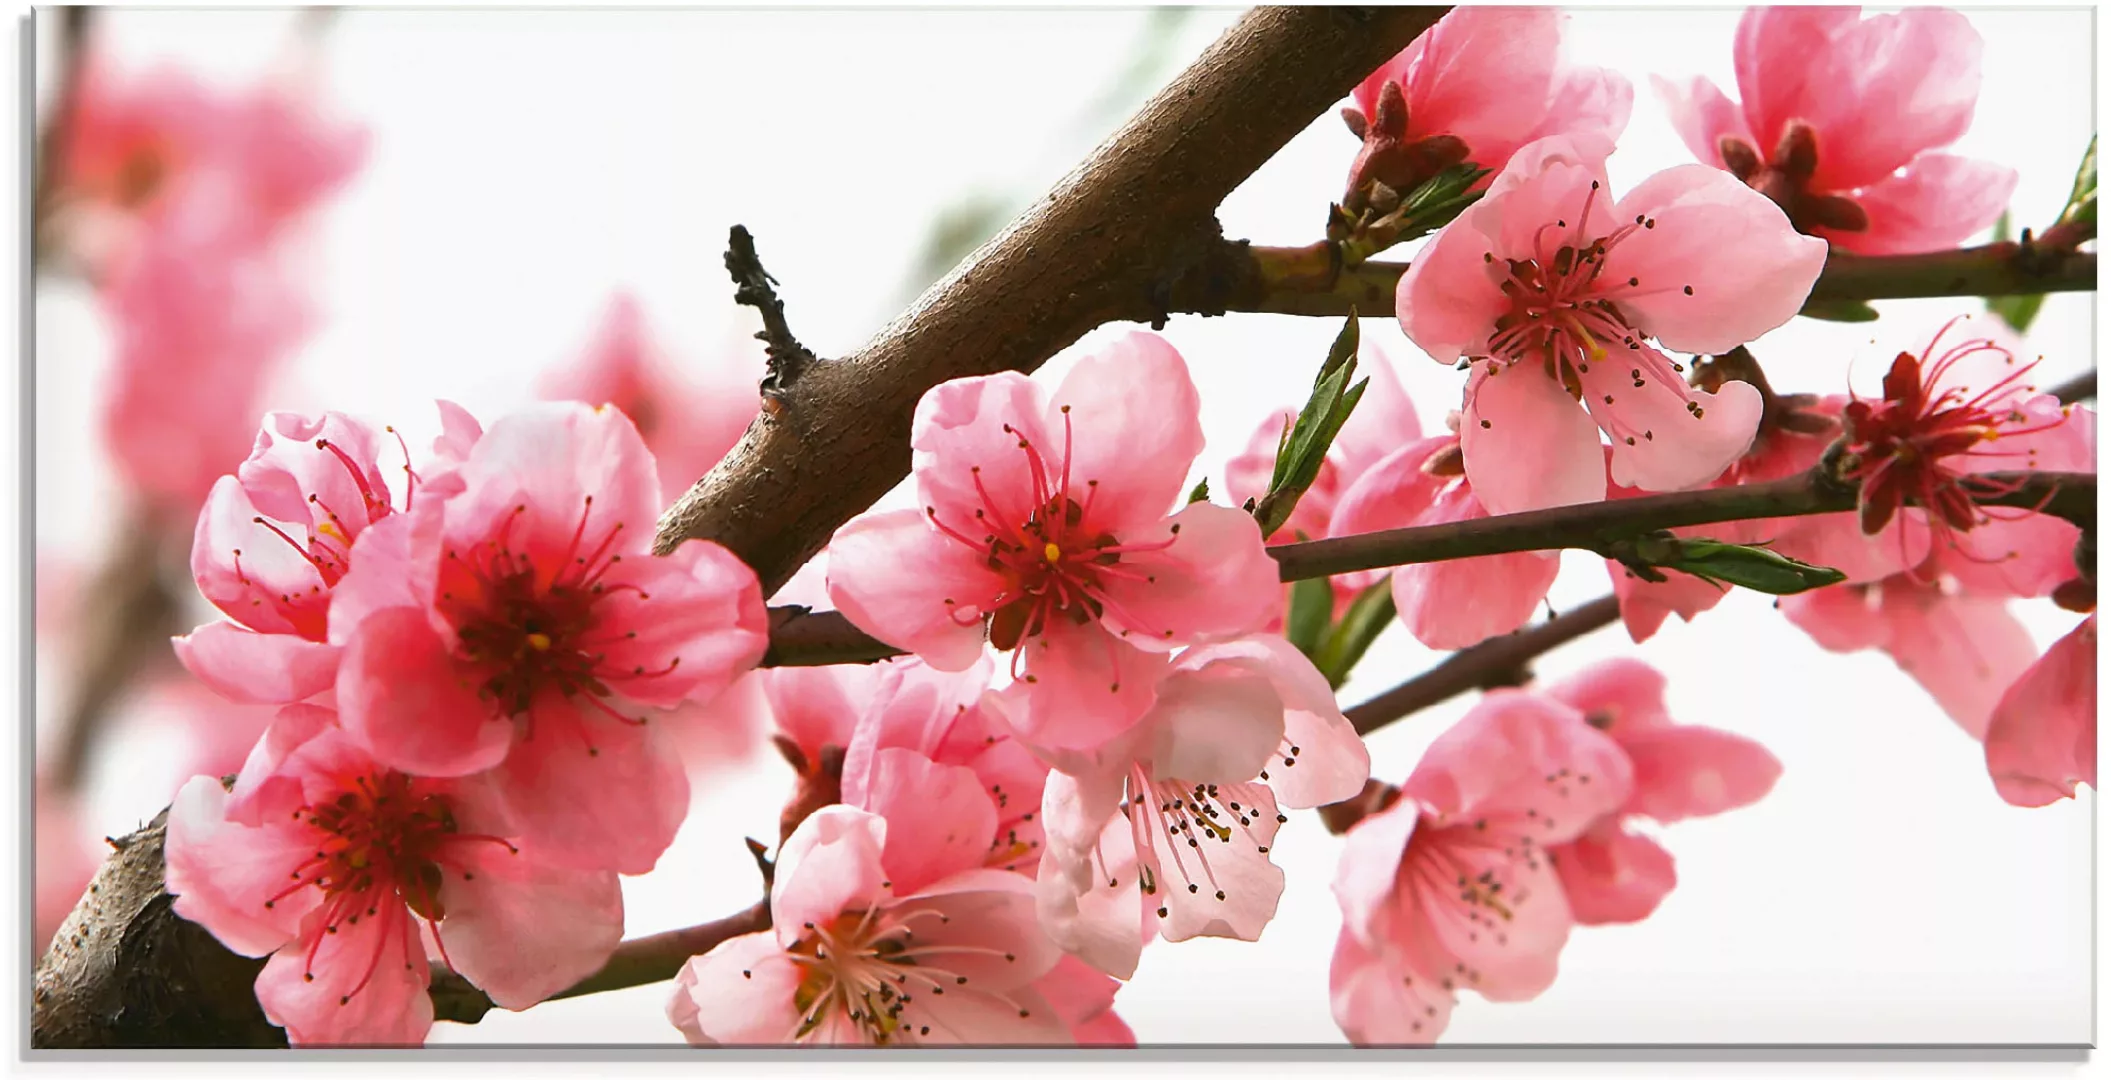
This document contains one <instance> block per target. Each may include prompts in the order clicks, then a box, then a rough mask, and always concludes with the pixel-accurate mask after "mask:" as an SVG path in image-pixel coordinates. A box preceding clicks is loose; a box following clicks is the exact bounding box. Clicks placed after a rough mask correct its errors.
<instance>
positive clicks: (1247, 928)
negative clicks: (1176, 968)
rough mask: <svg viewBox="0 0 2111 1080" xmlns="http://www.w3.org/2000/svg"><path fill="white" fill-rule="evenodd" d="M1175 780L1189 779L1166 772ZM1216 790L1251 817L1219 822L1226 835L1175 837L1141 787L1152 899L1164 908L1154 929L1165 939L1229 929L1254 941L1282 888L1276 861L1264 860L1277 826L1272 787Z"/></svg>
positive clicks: (1153, 796)
mask: <svg viewBox="0 0 2111 1080" xmlns="http://www.w3.org/2000/svg"><path fill="white" fill-rule="evenodd" d="M1164 779H1165V780H1166V781H1167V782H1168V783H1171V784H1172V785H1173V786H1174V787H1180V788H1185V787H1187V786H1189V785H1190V784H1192V783H1193V781H1190V780H1188V778H1186V777H1177V778H1176V777H1174V776H1173V775H1171V774H1167V775H1166V776H1165V777H1164ZM1217 789H1218V795H1217V797H1218V798H1219V799H1221V800H1223V801H1224V802H1225V803H1226V804H1229V803H1234V802H1235V803H1238V804H1239V805H1240V806H1241V807H1242V808H1243V809H1242V811H1240V812H1243V813H1247V814H1250V815H1251V818H1250V821H1251V824H1250V825H1240V824H1238V823H1237V822H1236V821H1232V822H1225V823H1224V824H1226V825H1228V826H1230V828H1231V835H1230V836H1229V837H1228V838H1226V839H1223V840H1219V839H1217V838H1215V837H1213V836H1210V835H1207V834H1205V835H1202V836H1199V837H1197V836H1185V835H1183V837H1181V838H1175V837H1171V836H1167V835H1164V834H1163V833H1162V832H1161V830H1160V828H1159V823H1160V822H1161V821H1163V820H1166V817H1165V815H1164V812H1163V811H1162V810H1161V806H1162V803H1161V802H1160V799H1159V797H1158V792H1157V790H1156V789H1155V788H1154V789H1152V790H1151V791H1150V792H1148V793H1147V796H1146V798H1147V801H1146V803H1145V805H1144V806H1142V807H1137V808H1136V810H1132V811H1131V812H1132V813H1136V812H1137V811H1147V812H1145V813H1141V814H1139V815H1138V816H1139V817H1141V818H1142V820H1143V824H1142V825H1141V826H1139V828H1140V831H1141V832H1142V833H1143V835H1144V838H1145V839H1146V840H1148V841H1150V843H1151V845H1152V851H1151V853H1150V854H1149V855H1148V856H1147V857H1146V859H1145V861H1146V863H1147V864H1150V865H1153V866H1154V879H1155V882H1156V885H1157V893H1156V894H1155V895H1153V896H1151V897H1148V898H1147V900H1156V901H1158V904H1159V905H1162V910H1164V911H1165V912H1166V914H1165V915H1164V916H1162V917H1159V918H1158V932H1159V934H1160V935H1161V936H1163V937H1164V938H1165V939H1166V940H1167V941H1186V940H1188V939H1189V938H1194V937H1229V938H1237V939H1239V940H1241V941H1257V940H1259V939H1260V936H1261V931H1262V930H1263V929H1264V928H1266V927H1267V925H1268V923H1269V920H1271V919H1273V918H1275V911H1276V904H1277V902H1278V901H1279V900H1281V899H1282V895H1283V871H1282V868H1281V867H1279V866H1277V865H1275V864H1274V863H1273V862H1270V861H1269V859H1268V852H1267V850H1266V849H1267V848H1268V847H1269V846H1270V845H1271V844H1273V843H1274V841H1275V833H1276V829H1277V828H1278V824H1279V823H1278V822H1277V821H1276V818H1277V816H1278V811H1277V809H1276V803H1275V793H1274V792H1273V791H1271V790H1269V788H1268V785H1266V784H1264V783H1243V784H1220V785H1217Z"/></svg>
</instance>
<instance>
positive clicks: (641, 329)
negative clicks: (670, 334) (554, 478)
mask: <svg viewBox="0 0 2111 1080" xmlns="http://www.w3.org/2000/svg"><path fill="white" fill-rule="evenodd" d="M761 355H762V354H761V351H760V350H759V349H745V350H738V351H734V352H730V353H728V354H727V355H726V356H725V357H724V358H721V359H719V360H718V361H716V362H714V363H712V364H710V365H707V366H703V367H699V368H695V369H690V368H687V367H684V366H678V365H676V364H675V363H673V362H672V361H671V360H670V359H669V358H668V356H667V354H666V352H665V350H663V349H661V348H660V347H659V345H658V343H657V342H655V341H654V340H653V335H652V333H651V330H650V327H648V326H647V324H646V322H645V313H644V311H643V309H642V308H641V306H640V305H639V303H638V299H637V297H636V296H634V295H632V294H631V293H629V292H619V293H617V294H616V295H615V296H614V297H613V298H611V299H610V300H609V303H608V308H607V311H606V313H605V314H604V315H603V316H602V319H601V324H600V326H599V328H598V329H597V330H596V331H595V334H594V339H593V341H592V343H591V344H589V345H588V346H587V349H586V351H585V353H584V354H583V355H581V356H580V357H579V359H578V360H577V361H576V362H574V363H572V364H571V365H569V366H567V367H564V368H560V369H557V370H554V371H551V372H549V373H548V374H546V375H545V376H544V377H543V380H542V382H541V384H540V386H539V391H540V396H542V397H544V398H549V399H553V400H572V401H583V402H586V403H587V404H589V405H600V404H604V403H606V404H610V405H614V406H615V407H616V408H618V409H621V410H623V414H624V415H625V416H628V417H630V421H631V423H633V424H635V425H637V428H638V434H639V435H640V436H641V437H643V438H644V440H645V445H646V447H647V448H648V449H650V450H651V451H652V456H653V460H654V461H655V462H656V463H657V464H658V466H659V473H660V498H661V502H662V503H663V504H671V503H673V502H674V500H675V499H676V498H678V497H679V496H680V495H681V493H682V492H684V491H686V490H688V488H689V485H691V484H693V483H695V482H696V480H697V478H698V477H700V476H702V475H704V474H705V473H707V472H710V471H711V467H712V466H714V465H717V464H718V461H719V459H720V458H722V457H724V456H725V455H726V451H728V450H731V449H732V448H733V445H734V444H735V443H738V442H739V441H740V437H741V436H742V435H743V434H745V433H746V432H747V430H748V423H749V422H750V421H752V420H754V418H755V413H756V407H757V400H758V399H757V397H756V393H755V382H756V380H758V379H760V378H761V377H762V373H763V368H762V363H761Z"/></svg>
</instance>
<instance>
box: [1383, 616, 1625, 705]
mask: <svg viewBox="0 0 2111 1080" xmlns="http://www.w3.org/2000/svg"><path fill="white" fill-rule="evenodd" d="M1619 617H1620V601H1619V600H1618V599H1617V598H1615V597H1611V596H1601V597H1599V598H1597V599H1596V600H1592V601H1591V602H1589V603H1587V604H1583V605H1580V606H1578V607H1574V608H1571V609H1569V610H1568V611H1564V612H1562V613H1561V614H1559V615H1556V616H1555V617H1553V618H1551V619H1548V620H1547V621H1545V622H1543V623H1540V624H1539V625H1537V626H1534V627H1531V628H1530V629H1526V630H1519V631H1517V632H1516V633H1514V634H1507V635H1504V636H1503V637H1499V638H1490V639H1488V640H1487V641H1483V642H1481V643H1480V644H1478V645H1475V646H1473V647H1471V648H1467V649H1461V650H1459V651H1458V652H1455V653H1453V654H1451V656H1450V657H1449V658H1447V659H1446V660H1445V661H1444V662H1443V663H1441V664H1438V665H1437V666H1436V667H1433V668H1430V669H1429V670H1428V671H1425V672H1423V673H1422V674H1420V675H1417V676H1415V677H1414V678H1412V679H1409V680H1408V681H1406V682H1404V683H1401V684H1400V685H1399V686H1396V687H1393V688H1392V689H1391V690H1387V691H1386V692H1385V693H1382V694H1380V695H1378V696H1377V697H1374V698H1372V699H1370V700H1369V701H1366V702H1364V703H1362V704H1360V705H1352V706H1350V707H1349V708H1348V709H1347V710H1345V715H1347V716H1348V718H1349V723H1351V724H1354V725H1355V726H1356V733H1357V734H1359V735H1369V734H1370V733H1371V732H1373V731H1376V730H1378V729H1379V728H1382V727H1384V726H1385V725H1387V724H1390V723H1392V722H1393V721H1395V720H1398V719H1400V718H1401V717H1404V716H1407V715H1409V714H1411V713H1414V712H1418V711H1420V710H1422V709H1426V708H1429V707H1430V706H1432V705H1435V704H1438V703H1439V702H1443V701H1448V700H1450V699H1451V698H1454V697H1457V696H1458V695H1460V694H1463V693H1466V692H1467V691H1470V690H1485V689H1489V688H1491V687H1497V686H1518V685H1522V684H1523V683H1525V682H1527V681H1529V680H1530V678H1531V675H1530V673H1529V672H1528V671H1527V670H1526V667H1525V665H1526V664H1528V663H1530V662H1531V661H1532V659H1533V658H1534V657H1537V656H1539V655H1540V654H1541V653H1544V652H1547V651H1549V650H1552V649H1554V648H1555V647H1557V646H1560V645H1565V644H1567V643H1568V642H1571V641H1574V640H1576V639H1577V638H1579V637H1582V636H1583V635H1585V634H1588V633H1590V632H1591V631H1593V630H1597V629H1599V628H1601V627H1605V626H1609V625H1611V624H1612V623H1613V621H1614V620H1616V619H1618V618H1619Z"/></svg>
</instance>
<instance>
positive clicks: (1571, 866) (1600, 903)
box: [1549, 821, 1679, 926]
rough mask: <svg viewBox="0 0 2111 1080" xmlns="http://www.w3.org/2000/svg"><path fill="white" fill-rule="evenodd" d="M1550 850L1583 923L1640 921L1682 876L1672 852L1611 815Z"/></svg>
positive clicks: (1661, 901) (1646, 916) (1571, 909)
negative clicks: (1609, 819)
mask: <svg viewBox="0 0 2111 1080" xmlns="http://www.w3.org/2000/svg"><path fill="white" fill-rule="evenodd" d="M1549 855H1550V856H1551V857H1552V858H1553V860H1554V872H1555V873H1556V874H1558V875H1559V876H1560V878H1561V890H1562V892H1563V893H1564V894H1566V895H1567V897H1568V901H1569V910H1570V911H1571V912H1572V913H1573V914H1574V915H1575V916H1576V921H1577V922H1578V923H1579V924H1581V925H1584V926H1602V925H1604V924H1606V923H1632V922H1641V921H1642V920H1643V919H1646V918H1648V917H1649V916H1650V914H1651V913H1652V912H1654V911H1656V909H1657V905H1659V904H1661V903H1663V902H1664V897H1666V896H1669V895H1670V894H1671V890H1672V888H1673V887H1674V886H1676V885H1677V884H1678V880H1679V879H1678V870H1677V868H1676V867H1675V866H1674V865H1673V864H1672V860H1671V853H1670V852H1668V851H1665V850H1664V849H1663V848H1662V847H1661V846H1659V845H1658V844H1657V842H1656V841H1654V840H1651V839H1649V838H1648V837H1646V836H1642V835H1639V834H1636V833H1631V832H1628V831H1627V830H1625V829H1623V828H1621V827H1620V826H1619V825H1618V824H1617V823H1613V822H1610V821H1608V822H1606V823H1604V824H1601V825H1598V826H1596V827H1593V828H1592V829H1591V831H1589V832H1587V833H1584V834H1583V835H1582V836H1579V837H1577V838H1576V839H1575V840H1573V841H1571V842H1569V843H1567V844H1563V845H1561V846H1560V847H1557V848H1555V849H1553V850H1552V851H1551V852H1549Z"/></svg>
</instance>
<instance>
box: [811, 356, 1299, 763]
mask: <svg viewBox="0 0 2111 1080" xmlns="http://www.w3.org/2000/svg"><path fill="white" fill-rule="evenodd" d="M1200 407H1201V406H1200V402H1199V400H1198V399H1197V397H1196V394H1195V387H1194V383H1193V382H1191V381H1190V380H1189V379H1188V374H1187V364H1186V362H1185V361H1183V360H1182V359H1181V358H1180V354H1179V353H1177V352H1174V351H1173V347H1172V346H1171V345H1168V344H1167V343H1166V342H1165V340H1164V339H1162V338H1159V337H1156V336H1153V335H1149V334H1131V335H1129V336H1128V337H1125V338H1122V339H1120V340H1118V341H1116V342H1115V343H1114V344H1112V345H1111V346H1109V347H1108V348H1106V349H1103V350H1101V351H1100V352H1098V353H1095V354H1093V355H1091V356H1087V357H1085V358H1084V359H1082V360H1080V361H1079V362H1078V364H1077V366H1076V367H1075V368H1074V369H1072V371H1071V373H1070V376H1069V377H1068V378H1067V379H1065V380H1064V381H1063V383H1062V385H1061V386H1059V387H1057V388H1056V391H1055V393H1054V394H1053V395H1052V399H1051V398H1049V397H1044V396H1043V394H1042V392H1041V390H1040V388H1039V387H1037V386H1036V385H1035V384H1034V383H1033V382H1032V381H1030V380H1028V379H1027V378H1026V377H1025V376H1023V375H1019V374H1015V373H1012V372H1003V373H999V374H996V375H988V376H981V377H977V378H968V379H956V380H954V381H952V382H948V383H944V384H942V385H940V386H937V387H934V388H933V389H932V390H931V391H930V392H929V393H927V394H925V395H924V397H923V400H922V401H920V402H918V404H917V409H916V420H915V425H914V428H913V433H912V438H911V445H912V446H913V447H914V449H915V451H916V462H915V473H916V484H917V492H918V496H919V500H920V501H921V503H922V504H923V506H922V509H920V510H902V511H896V512H893V513H884V514H872V515H867V516H865V517H861V518H858V519H857V520H855V521H852V522H851V523H850V524H848V525H846V526H844V527H843V528H842V529H841V530H840V531H839V532H837V534H836V537H835V540H834V542H833V543H832V544H831V545H830V547H829V582H828V589H829V596H830V598H831V599H832V600H833V601H834V603H835V605H836V608H837V610H839V611H841V612H842V613H843V614H844V615H845V616H847V617H848V618H849V619H850V620H851V622H853V623H855V624H857V626H858V627H859V628H860V629H862V630H864V631H865V632H867V633H869V634H871V635H873V636H874V637H877V638H879V639H880V640H882V641H885V642H887V643H888V644H890V645H894V646H896V647H898V648H902V649H907V650H909V651H911V652H914V653H916V654H918V655H919V656H921V657H923V658H924V660H925V661H926V662H927V663H929V664H931V665H932V666H933V667H936V668H939V669H941V670H949V671H958V670H961V669H964V668H966V667H968V666H969V665H971V664H973V663H974V662H975V659H976V657H978V656H980V655H981V654H982V643H983V641H984V640H985V627H986V634H987V640H988V641H989V642H990V644H992V645H995V646H996V647H997V648H999V649H1003V650H1011V649H1017V650H1018V651H1017V652H1016V653H1014V655H1013V658H1012V664H1013V671H1014V674H1017V675H1019V677H1020V681H1021V682H1022V683H1024V684H1025V685H1026V686H1027V687H1028V688H1030V690H1031V691H1032V692H1031V693H1030V694H1029V695H1028V697H1027V700H1026V709H1025V711H1023V712H1022V713H1020V714H1018V715H1015V716H1013V717H1012V721H1013V723H1014V724H1015V725H1017V726H1019V727H1020V728H1021V731H1022V733H1023V734H1025V735H1027V736H1028V737H1030V738H1031V739H1033V740H1034V741H1036V742H1045V743H1048V744H1050V745H1059V746H1063V747H1067V748H1081V747H1089V746H1093V745H1096V744H1098V743H1102V742H1105V741H1106V740H1108V739H1110V738H1112V737H1113V736H1115V735H1116V734H1118V733H1120V732H1121V731H1122V730H1123V729H1125V728H1127V727H1129V726H1130V725H1131V724H1134V723H1135V722H1136V721H1137V720H1138V718H1140V717H1141V716H1142V715H1143V714H1144V712H1145V711H1146V710H1148V709H1149V708H1150V705H1151V696H1152V692H1153V691H1152V688H1153V686H1154V685H1155V684H1156V681H1157V674H1158V673H1159V672H1160V671H1162V670H1163V669H1164V667H1165V663H1166V661H1165V653H1166V652H1168V651H1170V650H1172V649H1175V648H1177V647H1179V646H1181V645H1186V644H1191V643H1194V642H1199V641H1207V640H1218V639H1223V638H1227V637H1232V636H1236V635H1238V634H1240V633H1244V632H1246V631H1248V630H1251V629H1254V628H1256V627H1258V626H1260V625H1261V624H1262V623H1263V622H1264V621H1265V620H1266V619H1267V618H1268V617H1269V615H1270V614H1272V613H1273V611H1274V609H1275V605H1276V603H1277V599H1278V596H1279V584H1278V578H1277V573H1276V567H1275V563H1274V561H1273V560H1271V559H1269V558H1268V555H1267V552H1266V550H1265V549H1264V548H1263V547H1262V544H1261V535H1260V529H1259V527H1258V526H1256V525H1255V524H1254V521H1253V518H1252V517H1250V516H1249V515H1247V514H1245V513H1242V512H1240V511H1238V510H1233V509H1231V508H1229V507H1223V506H1213V505H1209V504H1205V503H1196V504H1193V505H1190V506H1187V507H1186V508H1184V509H1182V510H1180V511H1179V512H1177V513H1174V514H1172V515H1171V516H1170V517H1168V516H1167V512H1168V510H1169V509H1171V508H1172V507H1173V505H1174V503H1175V502H1176V500H1178V499H1179V498H1180V496H1181V494H1182V485H1183V482H1184V480H1185V479H1186V476H1187V470H1188V467H1189V465H1190V464H1191V463H1192V462H1193V461H1194V459H1195V455H1196V454H1197V453H1199V452H1200V451H1201V449H1202V427H1201V422H1200V418H1199V417H1200Z"/></svg>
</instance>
